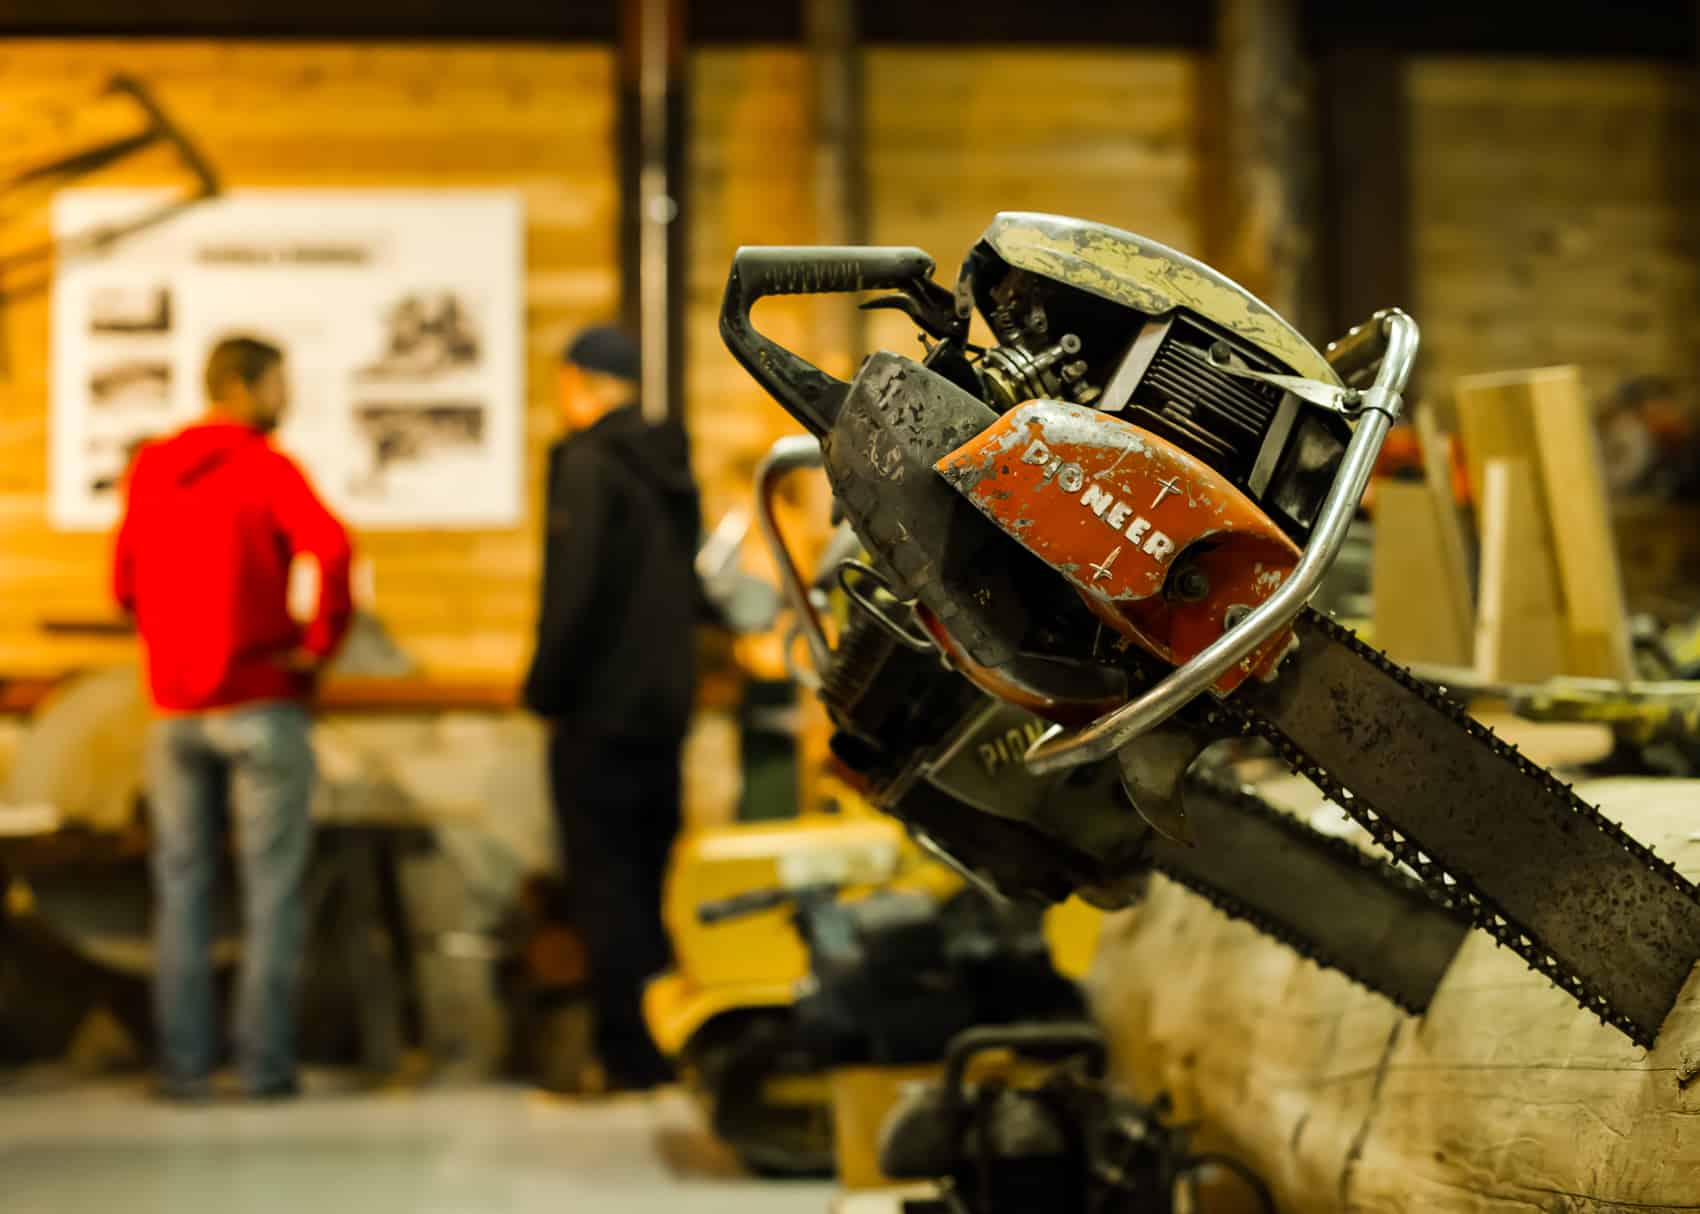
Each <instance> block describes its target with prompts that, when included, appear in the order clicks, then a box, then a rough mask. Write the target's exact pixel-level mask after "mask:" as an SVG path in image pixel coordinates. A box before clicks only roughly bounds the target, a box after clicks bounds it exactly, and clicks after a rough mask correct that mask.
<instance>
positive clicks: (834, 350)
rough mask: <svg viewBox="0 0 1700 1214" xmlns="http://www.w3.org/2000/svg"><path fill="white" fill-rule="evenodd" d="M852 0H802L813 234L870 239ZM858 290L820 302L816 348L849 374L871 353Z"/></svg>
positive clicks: (827, 363) (848, 240)
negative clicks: (811, 152) (811, 86)
mask: <svg viewBox="0 0 1700 1214" xmlns="http://www.w3.org/2000/svg"><path fill="white" fill-rule="evenodd" d="M856 17H857V13H856V4H855V2H854V0H804V3H803V29H804V33H805V35H806V37H807V40H808V48H809V75H810V77H811V79H812V81H813V84H814V93H813V97H812V101H813V113H812V115H811V116H812V118H813V121H812V123H811V127H812V134H813V139H814V206H815V239H816V240H818V241H819V242H820V243H822V244H840V245H856V244H866V243H867V240H868V190H867V174H866V164H865V159H864V155H863V153H864V150H865V149H864V146H863V137H862V127H863V122H862V119H863V87H862V86H863V74H862V52H861V48H860V47H859V46H858V40H857V21H856ZM858 303H859V301H858V300H857V298H856V297H855V296H854V295H828V296H823V297H822V298H820V299H818V300H816V301H815V350H816V352H817V357H816V359H815V361H817V362H818V363H819V364H820V365H821V366H822V367H825V368H826V369H827V370H829V371H832V372H834V373H836V374H840V375H846V376H847V375H848V374H849V373H850V371H851V370H852V369H853V368H854V367H855V366H856V365H857V364H858V363H859V362H860V361H861V359H862V356H863V355H864V354H865V353H866V352H867V349H866V346H867V338H866V331H867V325H866V324H865V323H864V318H865V316H866V313H864V312H863V311H862V310H861V309H860V308H859V307H858V306H857V304H858Z"/></svg>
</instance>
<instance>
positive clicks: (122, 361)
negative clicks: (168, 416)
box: [89, 351, 172, 414]
mask: <svg viewBox="0 0 1700 1214" xmlns="http://www.w3.org/2000/svg"><path fill="white" fill-rule="evenodd" d="M163 354H165V355H169V351H165V352H163ZM171 381H172V375H171V363H170V362H169V361H167V358H166V357H163V356H160V355H155V356H137V355H134V354H120V355H115V356H113V357H110V358H108V359H106V360H104V361H98V362H96V363H95V364H94V365H93V367H91V368H90V370H89V408H90V409H91V410H93V411H94V412H96V413H104V414H118V413H133V414H159V413H166V412H169V411H170V409H171Z"/></svg>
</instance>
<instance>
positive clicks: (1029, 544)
mask: <svg viewBox="0 0 1700 1214" xmlns="http://www.w3.org/2000/svg"><path fill="white" fill-rule="evenodd" d="M935 467H936V468H937V470H938V471H939V473H940V474H941V475H943V476H944V478H945V479H946V480H947V481H949V482H950V484H951V485H953V486H954V487H955V488H956V489H957V491H958V492H960V493H962V494H963V495H964V496H965V497H967V498H968V500H969V501H971V502H972V503H973V504H974V505H975V506H976V507H977V508H978V509H979V510H980V511H981V512H982V513H984V514H985V515H986V517H988V518H989V519H991V520H992V522H994V523H995V524H997V526H998V527H1000V528H1001V529H1002V530H1003V531H1005V532H1006V533H1007V534H1009V535H1010V536H1011V537H1013V538H1014V539H1015V540H1017V541H1018V542H1019V543H1021V545H1022V546H1023V547H1025V548H1026V549H1027V550H1028V551H1030V552H1032V553H1033V554H1034V555H1036V556H1038V557H1039V558H1040V559H1041V560H1043V561H1044V562H1045V563H1046V564H1047V565H1049V566H1051V568H1053V569H1055V570H1056V571H1057V572H1058V573H1060V574H1062V575H1063V576H1064V577H1065V578H1067V579H1068V581H1069V582H1070V584H1071V585H1073V587H1074V589H1075V590H1076V592H1078V593H1079V595H1080V597H1081V598H1082V599H1083V600H1084V601H1085V603H1086V605H1087V606H1088V607H1089V608H1091V610H1092V612H1093V614H1094V615H1096V616H1097V617H1098V618H1099V619H1100V620H1102V621H1103V622H1104V624H1105V625H1106V626H1107V627H1109V628H1111V629H1113V630H1114V631H1115V632H1116V633H1117V634H1119V635H1120V636H1121V637H1123V638H1125V639H1126V640H1127V641H1129V642H1131V643H1133V644H1135V645H1138V646H1139V647H1140V648H1142V649H1144V650H1146V651H1148V652H1150V653H1152V654H1154V655H1156V656H1157V657H1159V658H1161V659H1163V660H1164V661H1166V662H1169V663H1170V664H1172V665H1179V664H1181V663H1183V662H1185V661H1187V660H1188V659H1189V658H1191V657H1193V656H1194V655H1196V654H1197V653H1199V652H1200V651H1202V650H1203V649H1205V648H1206V647H1207V646H1209V645H1210V644H1211V643H1212V642H1214V641H1215V640H1216V639H1217V638H1218V637H1220V636H1221V635H1222V633H1223V632H1224V631H1225V630H1226V629H1227V628H1228V627H1229V626H1230V624H1231V622H1233V621H1234V620H1236V619H1237V617H1238V616H1240V615H1243V614H1244V611H1246V610H1249V609H1251V608H1255V607H1256V606H1257V605H1258V604H1260V603H1262V602H1263V601H1264V600H1265V599H1267V598H1268V597H1269V596H1270V595H1272V594H1274V593H1275V591H1276V590H1277V589H1279V588H1280V586H1281V584H1282V582H1284V581H1285V580H1286V579H1287V577H1288V576H1289V575H1291V573H1292V571H1293V569H1294V567H1295V566H1296V565H1297V564H1298V561H1299V548H1298V545H1296V544H1295V543H1293V541H1292V540H1291V539H1289V538H1288V537H1287V536H1286V534H1285V533H1283V532H1282V531H1281V530H1280V528H1278V527H1277V526H1276V525H1275V524H1274V523H1273V522H1272V521H1270V519H1269V517H1268V516H1267V515H1266V514H1264V512H1263V511H1262V510H1260V509H1259V508H1258V506H1257V504H1256V503H1255V502H1253V501H1252V500H1251V499H1250V498H1249V497H1247V496H1246V495H1245V494H1244V493H1243V492H1241V491H1240V490H1239V489H1238V488H1236V487H1235V486H1234V485H1233V484H1232V483H1231V482H1230V481H1229V480H1228V479H1227V478H1226V477H1224V476H1222V475H1221V474H1220V473H1218V472H1217V471H1216V470H1215V469H1213V468H1211V467H1210V466H1209V465H1208V464H1206V463H1204V462H1203V461H1202V460H1200V459H1198V458H1196V457H1195V456H1192V455H1190V454H1188V453H1187V452H1185V451H1182V450H1181V449H1180V448H1178V447H1176V446H1174V445H1173V444H1172V443H1169V442H1167V441H1165V440H1164V439H1161V438H1159V437H1157V436H1156V435H1154V434H1152V433H1151V432H1150V431H1148V430H1144V429H1141V428H1140V427H1138V426H1135V425H1133V424H1132V423H1130V422H1126V421H1123V420H1121V419H1120V418H1118V417H1114V416H1112V415H1110V414H1106V413H1101V412H1099V411H1097V410H1095V409H1090V408H1087V407H1085V406H1082V405H1075V404H1069V403H1066V402H1062V401H1029V402H1028V403H1027V404H1024V405H1021V406H1019V407H1018V408H1015V409H1012V410H1010V411H1009V412H1008V413H1006V414H1004V415H1003V416H1002V417H1001V418H999V419H998V421H997V422H995V423H994V424H992V425H991V426H989V427H987V428H986V429H985V430H984V431H982V432H981V433H980V434H978V435H976V436H975V437H974V438H973V439H971V440H970V441H968V442H967V443H965V444H963V445H962V446H961V447H958V448H957V449H956V450H955V451H952V452H951V453H950V454H949V455H947V456H945V457H944V458H943V459H941V460H939V461H938V463H937V464H936V465H935ZM1291 635H1292V634H1291V632H1290V631H1288V630H1283V631H1281V632H1280V633H1277V634H1276V635H1275V636H1273V637H1271V638H1270V639H1269V640H1268V641H1267V642H1265V644H1264V645H1263V646H1261V647H1260V648H1259V649H1257V650H1256V651H1254V652H1253V653H1252V654H1251V655H1250V656H1249V657H1248V658H1246V659H1245V661H1243V662H1241V663H1240V664H1239V665H1238V666H1235V667H1234V668H1233V669H1231V670H1229V671H1228V672H1227V673H1226V674H1224V675H1223V676H1222V677H1221V679H1219V680H1218V681H1217V683H1216V690H1217V691H1219V692H1222V693H1226V692H1229V691H1232V690H1233V689H1234V688H1235V687H1237V686H1239V685H1240V683H1242V682H1243V681H1244V680H1245V679H1246V678H1248V677H1250V676H1252V675H1264V674H1268V673H1270V672H1271V671H1272V670H1273V668H1274V665H1275V663H1276V662H1277V661H1279V659H1280V657H1281V655H1282V654H1283V653H1285V652H1286V649H1287V647H1288V645H1289V643H1290V641H1291Z"/></svg>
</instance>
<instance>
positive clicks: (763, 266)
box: [720, 245, 940, 438]
mask: <svg viewBox="0 0 1700 1214" xmlns="http://www.w3.org/2000/svg"><path fill="white" fill-rule="evenodd" d="M932 274H933V259H932V258H931V257H929V256H928V255H927V254H926V253H924V252H922V251H921V250H920V249H915V248H907V247H891V248H881V247H873V248H859V247H833V246H823V245H803V246H787V245H768V246H746V247H744V248H741V249H739V250H738V252H737V255H736V256H734V257H733V258H732V273H731V274H730V275H729V276H728V277H727V279H726V294H725V296H724V298H723V299H722V300H721V303H720V336H721V339H722V340H724V341H725V343H726V348H727V349H729V350H731V351H732V357H734V358H736V359H737V360H738V361H739V362H740V363H742V364H743V367H744V369H745V370H746V371H748V372H749V373H750V374H751V375H752V376H754V377H755V380H756V382H757V383H759V384H760V385H761V386H762V387H763V388H765V389H767V392H768V394H769V395H771V396H772V397H773V399H775V400H777V401H778V402H779V403H780V404H781V405H783V406H785V410H786V412H788V413H789V414H791V416H792V417H794V418H796V419H797V420H798V421H799V422H801V423H802V424H803V425H804V426H806V427H807V428H808V430H809V432H810V433H811V434H813V435H814V436H815V437H816V438H821V437H824V436H825V434H826V433H827V431H829V430H831V429H832V423H833V421H834V420H835V419H836V418H837V417H838V408H839V405H840V404H842V403H843V400H844V394H845V392H847V391H848V390H849V385H848V384H846V383H845V382H844V381H843V380H841V379H835V378H834V377H833V376H831V375H828V374H827V373H826V372H825V371H822V370H821V369H820V368H819V367H817V366H815V365H814V364H813V363H811V362H808V361H807V360H805V359H803V358H800V357H798V356H797V355H795V354H793V353H792V352H791V351H789V350H787V349H785V348H784V347H783V346H781V345H779V344H778V343H777V342H775V341H773V340H771V339H770V338H767V337H764V336H763V335H762V334H760V333H758V332H757V331H756V329H755V327H754V326H753V325H752V324H751V323H750V309H751V308H753V307H754V306H755V303H756V301H757V300H758V299H761V298H762V297H763V296H766V295H829V294H845V293H849V292H856V291H879V290H897V291H903V292H904V293H905V294H914V295H917V296H920V295H925V294H930V292H928V291H927V289H926V287H925V286H923V285H922V284H927V285H928V286H931V287H934V288H935V289H940V288H938V287H937V284H936V283H933V282H932V281H931V280H932Z"/></svg>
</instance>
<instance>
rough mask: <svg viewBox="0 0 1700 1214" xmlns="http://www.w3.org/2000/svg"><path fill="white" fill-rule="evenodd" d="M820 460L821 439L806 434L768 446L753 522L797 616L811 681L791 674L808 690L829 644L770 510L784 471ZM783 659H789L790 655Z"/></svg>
mask: <svg viewBox="0 0 1700 1214" xmlns="http://www.w3.org/2000/svg"><path fill="white" fill-rule="evenodd" d="M821 462H822V459H821V450H820V443H818V442H817V441H815V440H814V439H812V438H810V437H809V436H807V435H805V434H791V435H787V436H786V437H784V438H782V439H779V440H778V441H777V442H775V443H774V444H773V446H771V447H769V448H768V451H767V454H766V455H764V456H763V457H762V461H761V463H759V464H757V465H756V522H757V524H759V525H760V527H761V535H762V539H764V540H766V541H767V547H768V551H769V552H771V553H773V563H774V564H775V565H777V566H778V567H779V589H780V592H781V593H782V594H783V595H784V596H785V602H786V604H787V605H788V606H789V607H790V608H791V612H792V614H793V615H794V616H795V617H796V621H797V624H796V627H797V630H798V631H800V632H801V633H802V634H803V643H804V644H805V645H806V646H807V647H808V650H809V662H810V664H811V665H813V666H814V671H813V672H812V674H813V676H814V677H813V679H812V681H811V679H809V678H805V677H803V672H802V671H799V670H795V669H794V670H793V671H792V674H794V675H796V676H797V681H798V682H799V683H802V684H804V685H805V686H807V687H810V689H811V690H813V689H814V688H817V687H819V685H820V673H821V672H822V671H824V670H826V669H827V667H828V666H830V665H831V663H832V646H831V645H829V644H827V640H826V630H825V629H824V628H823V627H822V626H821V622H820V613H819V612H817V611H816V610H815V606H814V604H813V603H812V602H810V601H809V589H808V587H807V586H805V585H804V584H803V577H802V575H801V574H800V573H798V572H797V563H796V562H795V561H793V560H792V559H791V550H790V549H789V548H787V547H786V546H785V538H784V537H783V536H782V535H780V534H779V520H778V518H777V517H775V515H774V513H773V499H774V495H775V493H776V492H777V490H778V488H779V482H780V481H782V480H784V479H785V477H786V476H787V475H789V474H790V473H792V472H795V471H797V470H798V469H800V468H819V467H820V466H821ZM787 652H789V645H787ZM786 661H787V663H789V661H790V659H789V657H788V658H787V659H786Z"/></svg>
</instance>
